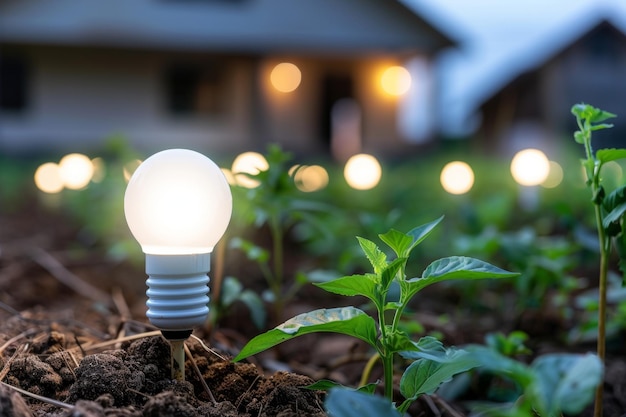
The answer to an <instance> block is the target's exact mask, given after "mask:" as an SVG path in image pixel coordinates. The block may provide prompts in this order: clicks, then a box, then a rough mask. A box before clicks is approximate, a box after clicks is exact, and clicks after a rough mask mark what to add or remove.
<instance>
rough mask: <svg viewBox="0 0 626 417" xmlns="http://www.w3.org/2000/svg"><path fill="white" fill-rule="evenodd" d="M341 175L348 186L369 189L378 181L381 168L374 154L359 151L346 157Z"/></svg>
mask: <svg viewBox="0 0 626 417" xmlns="http://www.w3.org/2000/svg"><path fill="white" fill-rule="evenodd" d="M343 176H344V177H345V179H346V182H347V183H348V185H349V186H350V187H352V188H354V189H357V190H369V189H371V188H374V187H376V185H378V183H379V182H380V177H381V176H382V168H381V166H380V163H379V162H378V159H376V158H375V157H374V156H372V155H368V154H364V153H361V154H357V155H354V156H352V157H350V159H348V161H347V162H346V165H345V167H344V170H343Z"/></svg>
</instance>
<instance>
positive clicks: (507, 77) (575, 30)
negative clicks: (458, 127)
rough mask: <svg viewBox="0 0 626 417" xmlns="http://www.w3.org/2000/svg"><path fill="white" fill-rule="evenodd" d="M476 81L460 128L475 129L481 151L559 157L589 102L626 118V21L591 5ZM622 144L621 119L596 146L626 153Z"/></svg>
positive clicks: (624, 132)
mask: <svg viewBox="0 0 626 417" xmlns="http://www.w3.org/2000/svg"><path fill="white" fill-rule="evenodd" d="M474 81H475V83H474V84H473V86H472V87H473V88H472V89H471V91H470V94H467V95H466V96H465V99H466V103H465V106H466V110H467V111H466V113H465V114H463V115H462V116H463V117H462V120H463V121H464V122H465V123H469V124H470V125H471V121H472V120H473V121H474V123H475V126H476V127H477V131H476V132H475V135H476V140H477V142H478V144H479V146H480V147H481V149H486V150H491V151H495V150H498V151H501V152H514V151H517V150H519V149H521V148H526V147H533V146H534V147H540V148H543V149H544V150H548V151H550V150H552V151H555V152H558V148H559V147H560V146H562V144H563V143H565V141H566V140H567V141H570V140H571V138H572V133H573V131H574V130H575V129H576V122H575V118H574V116H573V115H572V114H571V112H570V109H571V107H572V105H574V104H576V103H581V102H584V103H588V104H592V105H594V106H596V107H600V108H602V109H604V110H607V111H610V112H613V113H617V114H618V116H622V117H625V116H626V100H625V99H624V97H626V17H625V16H621V15H620V13H618V12H617V10H615V11H613V10H612V9H611V8H610V7H608V6H607V5H603V4H596V3H594V2H590V3H589V8H588V9H587V10H584V13H581V14H580V15H577V16H575V18H573V19H572V20H570V21H566V22H561V23H559V24H558V25H557V26H556V27H554V28H553V29H552V30H551V31H550V32H549V33H547V34H545V35H544V36H542V37H535V40H534V42H532V44H530V45H529V46H528V47H527V48H526V49H525V50H523V51H517V52H516V53H515V55H514V56H509V57H508V59H505V60H502V61H501V63H500V65H499V66H495V67H493V68H492V69H491V71H490V72H488V73H485V74H482V77H481V78H480V80H474ZM620 126H621V127H620ZM624 137H626V123H621V122H619V119H616V121H615V127H614V128H613V129H611V130H608V131H603V132H601V133H600V134H599V135H598V138H597V139H594V142H596V144H597V145H598V146H602V147H604V146H617V145H621V146H623V143H624Z"/></svg>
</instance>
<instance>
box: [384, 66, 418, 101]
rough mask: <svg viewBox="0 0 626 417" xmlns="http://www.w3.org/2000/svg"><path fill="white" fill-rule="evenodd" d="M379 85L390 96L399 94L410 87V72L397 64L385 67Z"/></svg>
mask: <svg viewBox="0 0 626 417" xmlns="http://www.w3.org/2000/svg"><path fill="white" fill-rule="evenodd" d="M380 85H381V87H382V88H383V91H385V93H387V94H389V95H392V96H401V95H403V94H405V93H406V92H407V91H409V88H411V74H410V73H409V71H408V70H407V69H406V68H404V67H401V66H399V65H395V66H392V67H389V68H387V69H386V70H385V71H384V72H383V74H382V76H381V78H380Z"/></svg>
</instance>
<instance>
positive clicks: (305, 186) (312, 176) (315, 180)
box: [289, 165, 328, 193]
mask: <svg viewBox="0 0 626 417" xmlns="http://www.w3.org/2000/svg"><path fill="white" fill-rule="evenodd" d="M289 173H290V175H292V176H293V181H294V183H295V184H296V187H297V188H298V189H299V190H300V191H303V192H305V193H311V192H314V191H319V190H322V189H324V188H325V187H326V186H327V185H328V171H326V169H325V168H324V167H323V166H321V165H296V166H293V167H291V169H290V170H289Z"/></svg>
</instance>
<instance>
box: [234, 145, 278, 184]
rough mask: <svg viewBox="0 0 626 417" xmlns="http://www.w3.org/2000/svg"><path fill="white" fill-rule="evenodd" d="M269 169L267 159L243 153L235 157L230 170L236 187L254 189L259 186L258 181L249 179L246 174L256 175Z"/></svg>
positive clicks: (259, 155) (256, 154) (255, 154)
mask: <svg viewBox="0 0 626 417" xmlns="http://www.w3.org/2000/svg"><path fill="white" fill-rule="evenodd" d="M269 167H270V166H269V163H268V162H267V159H265V157H264V156H263V155H261V154H260V153H258V152H244V153H242V154H239V155H237V157H236V158H235V160H234V161H233V165H232V167H231V169H230V170H231V172H232V173H233V175H234V176H235V181H237V184H238V185H240V186H242V187H245V188H255V187H258V186H259V185H260V182H259V180H256V179H254V178H250V177H249V176H248V175H246V174H249V175H256V174H258V173H259V172H261V171H267V169H269Z"/></svg>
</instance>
